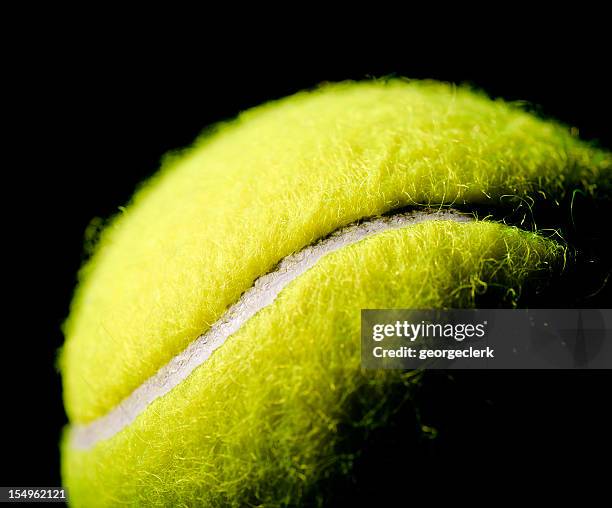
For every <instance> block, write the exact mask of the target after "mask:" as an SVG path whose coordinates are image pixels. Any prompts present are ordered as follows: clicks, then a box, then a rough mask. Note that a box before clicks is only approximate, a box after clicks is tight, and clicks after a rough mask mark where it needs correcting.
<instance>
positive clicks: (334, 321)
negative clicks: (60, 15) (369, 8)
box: [61, 81, 612, 506]
mask: <svg viewBox="0 0 612 508" xmlns="http://www.w3.org/2000/svg"><path fill="white" fill-rule="evenodd" d="M611 167H612V158H611V156H610V154H609V153H604V152H601V151H598V150H596V149H593V148H592V147H590V146H588V145H585V144H583V143H581V142H580V141H579V140H577V139H576V138H575V137H573V136H571V135H570V134H569V133H568V131H567V130H566V129H565V128H564V127H562V126H559V125H557V124H554V123H550V122H544V121H542V120H540V119H538V118H535V117H534V116H532V115H530V114H528V113H526V112H524V111H521V110H519V109H517V108H516V107H513V106H511V105H508V104H506V103H504V102H501V101H491V100H489V99H488V98H486V97H485V96H483V95H480V94H477V93H474V92H471V91H470V90H467V89H462V88H455V87H451V86H448V85H444V84H437V83H429V82H405V81H390V82H384V83H382V82H367V83H342V84H338V85H331V86H326V87H323V88H321V89H318V90H316V91H313V92H306V93H300V94H298V95H295V96H293V97H290V98H287V99H284V100H281V101H278V102H274V103H270V104H266V105H264V106H262V107H259V108H256V109H254V110H252V111H248V112H246V113H244V114H242V115H241V116H240V117H239V118H238V119H237V120H235V121H233V122H230V123H228V124H225V125H221V126H218V127H217V128H216V129H215V130H214V131H213V132H210V133H209V134H208V135H206V136H205V137H203V138H202V139H200V140H198V141H197V142H196V143H195V144H194V146H193V147H192V148H190V149H189V150H187V151H185V152H182V153H181V154H180V155H178V156H173V157H170V158H168V159H167V160H166V161H165V162H164V164H163V167H162V169H161V170H160V171H159V173H158V174H157V175H156V176H154V177H153V178H151V179H150V180H149V181H148V182H147V183H146V184H145V185H144V186H143V187H142V188H141V189H140V190H139V191H138V192H137V193H136V195H135V196H134V198H133V201H132V202H131V203H130V204H129V206H128V207H127V208H126V209H125V211H123V212H122V213H121V214H120V215H118V216H117V217H116V218H115V219H114V221H113V222H112V224H111V225H110V226H109V227H108V228H107V229H106V230H105V231H104V233H103V234H102V237H101V239H100V242H99V245H98V248H97V250H96V252H95V254H94V255H93V257H92V259H91V260H90V261H89V262H88V263H87V264H86V265H85V267H84V268H83V269H82V272H81V276H80V284H79V287H78V289H77V291H76V294H75V297H74V301H73V305H72V309H71V313H70V317H69V318H68V320H67V322H66V325H65V334H66V342H65V345H64V348H63V350H62V354H61V370H62V375H63V382H64V400H65V407H66V411H67V413H68V416H69V420H70V424H69V426H68V428H67V430H66V432H65V435H64V438H63V442H62V474H63V481H64V484H65V486H66V487H67V489H68V494H69V497H70V500H71V502H72V503H73V504H74V505H80V506H98V505H114V504H124V503H127V504H143V505H168V506H174V505H192V504H198V503H204V504H208V505H212V506H225V505H236V506H247V505H248V506H250V505H259V504H264V505H266V506H275V505H285V504H300V503H303V502H309V503H315V504H316V503H319V504H320V503H325V502H326V495H327V493H328V492H329V491H328V490H326V489H327V487H325V486H329V485H330V484H333V482H334V479H335V478H339V477H342V476H344V478H349V479H350V478H352V476H351V474H352V470H353V467H354V464H355V463H356V462H358V461H359V460H360V453H361V450H362V449H363V445H364V442H365V440H367V439H368V435H369V432H370V431H371V430H372V429H375V428H379V427H382V426H385V425H391V423H392V422H393V418H394V415H395V413H396V411H397V408H398V405H399V404H400V403H401V401H402V400H405V398H406V397H407V396H408V395H409V394H410V392H411V390H412V389H413V386H414V384H415V383H416V382H417V376H415V375H414V374H412V373H407V372H400V371H364V370H362V369H361V368H360V355H359V328H360V321H359V319H360V309H362V308H394V307H396V308H403V307H406V308H410V307H416V308H428V307H433V308H438V307H473V306H475V305H477V303H478V298H479V297H480V296H481V295H483V294H486V295H488V296H489V297H491V298H493V299H494V301H495V302H496V304H497V305H500V306H503V305H514V304H516V301H517V299H518V297H519V295H520V292H521V288H522V287H523V286H524V284H525V283H526V282H528V281H530V280H533V279H534V278H538V279H546V278H547V277H549V276H550V274H551V268H550V267H551V266H553V265H555V263H557V262H559V261H561V260H562V259H563V256H564V248H563V247H562V246H561V245H560V244H558V243H556V242H555V241H553V240H550V239H545V238H543V237H542V236H539V235H538V234H537V233H534V232H527V231H522V230H520V229H517V228H514V227H510V226H507V225H505V224H503V223H497V222H495V221H493V220H485V221H483V220H475V219H474V218H473V217H468V218H469V219H471V220H467V219H468V218H466V217H464V216H462V215H460V214H457V213H453V212H450V211H447V210H448V209H449V208H452V207H454V206H459V205H461V207H462V209H463V210H464V211H469V209H470V206H475V205H483V204H484V205H491V206H496V205H498V204H499V203H500V200H503V199H506V197H507V196H514V197H515V198H516V199H519V200H528V199H530V198H536V197H538V198H539V199H545V200H550V201H555V200H560V199H562V198H563V197H564V195H566V194H567V193H571V192H572V191H573V190H574V189H576V188H579V189H582V190H583V191H584V192H585V193H587V194H589V195H597V193H599V192H603V191H602V189H604V190H605V191H606V192H607V189H609V187H610V171H611ZM432 209H433V210H437V214H436V213H434V212H432ZM407 210H408V211H407ZM400 211H401V212H400ZM383 214H385V217H382V218H381V215H383ZM354 223H357V224H356V225H352V226H351V224H354ZM330 235H331V236H330ZM266 274H268V275H266ZM400 431H401V432H404V431H405V432H409V430H408V429H400Z"/></svg>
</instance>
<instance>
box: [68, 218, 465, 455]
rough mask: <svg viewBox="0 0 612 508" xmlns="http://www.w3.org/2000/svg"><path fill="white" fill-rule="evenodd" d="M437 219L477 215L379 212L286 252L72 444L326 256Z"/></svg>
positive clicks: (106, 426)
mask: <svg viewBox="0 0 612 508" xmlns="http://www.w3.org/2000/svg"><path fill="white" fill-rule="evenodd" d="M431 220H453V221H457V222H467V221H470V220H472V217H471V216H468V215H464V214H461V213H458V212H455V211H453V210H448V211H439V210H436V211H418V212H409V213H402V214H397V215H392V216H388V217H376V218H373V219H370V220H367V221H364V222H361V223H358V224H352V225H349V226H346V227H343V228H340V229H339V230H337V231H336V232H334V233H332V234H331V235H330V236H328V237H326V238H324V239H323V240H320V241H319V242H317V243H315V244H313V245H309V246H307V247H305V248H304V249H302V250H301V251H299V252H296V253H294V254H290V255H288V256H286V257H285V258H283V259H282V261H281V262H280V263H279V264H278V265H277V267H276V269H275V270H273V271H272V272H269V273H267V274H265V275H262V276H261V277H259V278H258V279H257V280H256V281H255V282H254V284H253V286H252V287H251V288H250V289H248V290H247V291H245V292H244V293H243V294H242V296H241V297H240V299H239V300H238V301H237V302H236V303H235V304H234V305H232V306H231V307H229V308H228V310H227V311H226V312H225V313H224V314H223V315H222V316H221V317H220V318H219V319H218V320H217V321H216V322H215V323H214V324H213V325H212V326H211V327H210V329H209V330H208V331H207V332H206V333H204V334H202V335H200V336H199V337H198V338H197V339H195V340H194V341H193V342H192V343H190V344H189V345H188V346H187V347H186V348H185V349H184V350H183V351H182V352H181V353H179V354H178V355H176V356H174V357H173V358H172V359H171V360H170V361H169V362H168V363H167V364H166V365H164V366H163V367H161V368H160V369H159V370H158V371H157V372H156V373H155V374H154V375H153V376H151V377H150V378H149V379H147V380H146V381H144V382H143V383H142V384H141V385H140V386H139V387H138V388H136V389H135V390H134V391H133V392H132V393H131V394H130V395H128V396H127V397H126V398H125V399H123V400H122V401H121V402H120V403H119V404H118V405H117V406H115V407H114V408H113V409H111V410H110V411H109V412H108V413H106V414H105V415H103V416H101V417H99V418H97V419H96V420H94V421H92V422H91V423H88V424H86V425H78V424H76V425H73V426H72V428H71V431H70V443H71V445H72V447H74V448H78V449H88V448H91V447H93V446H94V445H95V444H96V443H98V442H99V441H102V440H104V439H109V438H111V437H113V436H114V435H115V434H117V433H118V432H120V431H121V430H122V429H124V428H125V427H127V426H128V425H129V424H130V423H132V422H133V421H134V420H135V419H136V417H137V416H138V415H140V413H142V412H143V411H144V410H145V409H146V408H147V407H148V406H149V404H151V403H152V402H153V401H154V400H155V399H157V398H159V397H161V396H163V395H165V394H166V393H168V392H169V391H170V390H172V389H173V388H174V387H176V386H177V385H178V384H180V383H181V382H182V381H183V380H184V379H185V378H187V376H189V374H191V373H192V372H193V371H194V370H195V369H196V368H197V367H199V366H200V365H202V364H203V363H204V362H205V361H206V360H208V358H210V356H211V354H212V353H213V352H214V351H215V350H216V349H217V348H219V347H220V346H222V345H223V343H224V342H225V341H226V340H227V339H228V337H230V336H232V335H233V334H234V333H236V332H237V331H238V330H239V329H240V328H241V327H242V326H243V325H244V324H245V323H246V322H247V321H248V320H249V319H250V318H251V317H253V316H254V315H255V314H256V313H257V312H259V311H260V310H261V309H263V308H265V307H267V306H269V305H270V304H272V302H274V300H275V299H276V297H277V296H278V294H279V293H280V292H281V291H282V290H283V289H284V288H285V287H286V286H287V285H288V284H289V283H290V282H292V281H293V280H295V279H296V278H297V277H299V276H300V275H302V274H303V273H304V272H306V271H307V270H309V269H310V268H312V267H313V266H314V265H315V264H316V263H317V262H318V261H319V260H320V259H321V258H322V257H324V256H326V255H328V254H330V253H332V252H335V251H337V250H339V249H342V248H344V247H347V246H348V245H352V244H354V243H357V242H359V241H361V240H363V239H364V238H367V237H370V236H373V235H376V234H378V233H382V232H384V231H389V230H394V229H401V228H404V227H408V226H412V225H414V224H418V223H420V222H425V221H431Z"/></svg>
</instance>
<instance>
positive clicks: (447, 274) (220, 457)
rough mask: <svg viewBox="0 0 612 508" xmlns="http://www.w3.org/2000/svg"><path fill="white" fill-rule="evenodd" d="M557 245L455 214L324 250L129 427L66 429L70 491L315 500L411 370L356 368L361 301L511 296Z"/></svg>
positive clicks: (409, 303) (446, 301) (463, 303)
mask: <svg viewBox="0 0 612 508" xmlns="http://www.w3.org/2000/svg"><path fill="white" fill-rule="evenodd" d="M563 255H564V250H563V249H562V248H561V247H559V246H558V245H557V244H556V243H555V242H553V241H551V240H546V239H543V238H542V237H540V236H538V235H536V234H534V233H527V232H523V231H520V230H518V229H515V228H512V227H508V226H505V225H501V224H497V223H490V222H468V223H459V222H455V221H432V222H424V223H421V224H417V225H414V226H410V227H406V228H403V229H399V230H392V231H386V232H383V233H380V234H377V235H375V236H372V237H370V238H367V239H365V240H362V241H360V242H358V243H355V244H353V245H350V246H348V247H346V248H343V249H340V250H338V251H336V252H334V253H332V254H329V255H328V256H326V257H324V258H322V259H321V260H320V261H319V262H318V263H317V264H316V265H315V266H314V267H313V268H311V269H310V270H309V271H307V272H306V273H304V274H303V275H302V276H301V277H299V278H297V279H295V280H294V281H292V282H291V283H290V285H288V286H287V287H286V288H285V289H284V290H283V291H282V292H281V293H280V295H279V297H278V298H277V300H276V301H275V302H274V303H273V304H272V305H271V306H269V307H266V308H264V309H263V310H262V311H260V312H259V313H258V314H257V315H256V316H254V317H253V318H251V320H250V321H248V322H247V324H246V325H245V326H244V327H243V328H241V329H240V331H239V332H237V333H236V334H235V335H233V336H231V337H230V338H229V339H228V340H227V342H226V343H225V344H224V346H223V347H222V348H220V349H219V350H218V351H216V352H215V354H213V355H212V356H211V358H210V359H209V360H208V361H207V362H206V363H204V364H203V365H201V366H200V367H198V368H197V369H196V370H195V371H194V372H193V373H192V374H191V375H190V376H189V377H188V378H187V379H186V380H185V381H184V382H183V383H182V384H180V385H179V386H177V387H176V388H175V389H174V390H172V391H171V392H170V393H168V394H167V395H165V396H164V397H161V398H159V399H157V400H156V401H155V402H153V403H152V404H151V405H150V406H149V407H148V409H147V410H145V412H144V413H142V414H141V415H140V416H139V417H138V418H137V419H136V420H135V421H134V422H133V424H132V425H130V426H128V427H127V428H125V429H124V430H122V431H121V432H119V433H118V434H117V435H115V436H114V437H112V438H111V439H108V440H104V441H101V442H99V443H98V444H97V445H95V447H94V448H93V449H91V450H86V451H79V450H75V449H73V448H71V447H70V443H69V430H67V432H66V435H65V436H64V441H63V445H62V447H63V463H62V468H63V471H62V473H63V479H64V485H65V487H66V488H67V489H68V493H69V497H70V500H71V503H72V504H74V505H75V506H106V505H108V506H112V505H117V504H126V503H127V504H129V505H143V506H153V505H164V506H194V505H206V506H255V505H265V506H279V505H280V506H285V505H287V504H301V503H306V504H308V505H311V504H313V505H318V504H323V505H325V494H324V493H323V492H322V491H320V490H318V485H319V484H320V483H321V482H325V481H329V480H330V479H333V478H335V477H337V476H339V475H340V476H342V475H346V474H347V472H349V471H350V470H351V467H352V464H353V462H354V461H356V460H359V456H360V453H361V449H362V446H363V443H364V442H365V441H367V439H368V435H369V432H371V431H372V430H373V429H375V428H377V427H380V426H384V425H385V424H386V423H387V422H388V421H389V420H390V419H391V418H393V415H394V412H396V411H397V410H398V408H399V406H401V405H402V404H404V403H409V401H410V397H411V393H412V387H413V386H414V383H415V382H417V379H418V378H417V376H416V375H415V374H414V373H410V372H408V373H406V372H402V371H380V370H374V371H366V370H363V369H361V368H360V349H359V348H360V346H359V344H360V339H359V337H360V332H359V330H360V309H361V308H388V307H397V308H411V307H413V308H430V307H473V306H475V305H476V304H477V303H478V299H479V298H480V297H482V296H483V295H488V296H489V297H492V298H493V299H494V300H495V301H496V302H498V303H499V304H501V305H509V306H511V305H513V303H514V302H515V301H516V299H517V298H518V296H519V294H520V292H521V289H522V288H523V286H524V284H525V282H526V281H530V283H536V281H537V280H539V279H546V278H548V277H549V276H550V274H551V270H552V269H553V268H554V266H555V265H557V264H559V263H561V262H562V260H563ZM536 285H537V284H536ZM405 431H406V432H409V429H406V430H405Z"/></svg>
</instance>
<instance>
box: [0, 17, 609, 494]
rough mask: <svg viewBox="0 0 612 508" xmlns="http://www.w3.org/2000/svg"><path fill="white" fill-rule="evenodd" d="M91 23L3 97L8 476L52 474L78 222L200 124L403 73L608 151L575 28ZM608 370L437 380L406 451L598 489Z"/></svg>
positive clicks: (598, 63) (604, 102)
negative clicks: (320, 37) (7, 107)
mask: <svg viewBox="0 0 612 508" xmlns="http://www.w3.org/2000/svg"><path fill="white" fill-rule="evenodd" d="M599 30H600V29H599ZM597 31H598V28H596V27H594V28H593V32H597ZM83 32H86V30H85V29H84V30H83ZM98 35H99V37H98ZM98 35H96V36H94V37H87V36H86V34H84V33H79V34H71V35H69V36H66V35H62V34H60V33H55V34H52V35H51V36H50V38H49V39H47V40H46V41H42V42H41V43H39V44H38V46H37V48H36V53H35V57H31V58H26V59H23V58H22V59H20V66H19V67H20V71H19V72H23V73H24V75H25V73H26V72H27V79H26V80H24V82H23V86H22V89H21V90H20V93H19V94H15V95H13V96H11V97H9V99H10V102H12V106H15V107H16V108H17V109H18V110H19V111H21V116H22V120H25V122H24V123H26V124H27V130H26V131H25V132H26V134H25V135H24V138H23V141H25V142H24V143H23V146H22V145H19V148H16V146H17V145H15V147H12V148H11V150H10V152H11V155H13V156H15V161H14V162H12V164H13V166H12V167H11V168H9V169H10V170H11V171H10V174H8V172H7V174H6V176H5V183H4V185H3V191H4V192H3V195H4V198H5V199H4V204H5V210H6V214H5V217H6V218H7V219H8V221H7V222H8V225H7V228H8V229H9V230H10V234H11V241H10V242H7V245H5V247H4V250H5V253H8V254H9V255H10V257H11V258H12V261H11V264H9V265H6V266H7V268H8V272H9V273H8V277H7V280H8V281H9V284H10V286H9V287H5V289H6V293H5V294H6V296H9V295H10V298H9V299H10V305H9V306H7V307H5V311H6V315H5V320H6V321H7V323H8V327H7V328H6V329H7V330H9V333H7V335H6V336H5V342H6V343H7V344H8V345H9V346H10V347H9V348H8V352H7V353H6V357H5V362H4V365H5V368H4V369H3V371H4V372H3V373H4V374H5V375H6V381H5V383H7V384H5V388H4V395H3V397H4V401H5V404H6V408H7V409H6V411H5V413H4V416H3V422H4V425H5V429H4V432H3V436H5V438H4V439H3V442H4V444H3V451H2V452H3V463H4V465H5V469H4V471H3V473H2V478H1V479H0V484H4V485H48V486H51V485H58V484H59V483H60V477H59V455H58V445H57V443H58V440H59V435H60V430H61V427H62V426H63V425H64V424H65V415H64V413H63V409H62V403H61V383H60V379H59V376H58V374H57V372H56V370H55V366H54V362H55V358H56V355H57V349H58V348H59V347H60V346H61V343H62V340H63V338H62V334H61V328H60V327H61V323H62V321H63V320H64V319H65V317H66V315H67V313H68V310H69V302H70V298H71V293H72V291H73V288H74V284H75V282H76V273H77V270H78V268H79V266H80V265H81V263H82V261H83V260H84V258H85V252H84V249H83V242H84V234H85V230H86V228H87V226H88V224H89V223H90V221H91V220H92V219H93V218H95V217H103V218H106V217H109V216H112V215H113V214H114V213H115V212H116V211H117V210H118V207H119V206H121V205H123V204H125V203H126V201H128V199H129V197H130V196H131V194H132V192H133V190H134V188H135V186H136V185H137V184H138V183H139V182H140V181H141V180H142V179H143V178H145V177H147V176H148V175H150V174H151V173H153V172H154V171H155V170H156V168H157V167H158V163H159V160H160V157H161V156H162V155H163V154H164V153H166V152H167V151H168V150H171V149H175V148H180V147H184V146H186V145H188V144H189V143H190V142H191V141H193V139H194V138H195V137H196V135H197V134H198V133H199V132H200V131H201V129H202V128H204V127H205V126H207V125H209V124H211V123H214V122H217V121H220V120H224V119H229V118H231V117H233V116H235V115H236V114H237V113H239V112H240V111H242V110H245V109H247V108H249V107H251V106H254V105H257V104H259V103H261V102H264V101H267V100H270V99H274V98H279V97H282V96H285V95H288V94H291V93H294V92H296V91H298V90H301V89H303V88H310V87H313V86H316V85H317V84H319V83H321V82H324V81H338V80H344V79H363V78H367V77H382V76H389V75H401V76H406V77H411V78H432V79H440V80H445V81H452V82H456V83H462V82H467V83H471V84H473V85H475V86H476V87H478V88H481V89H483V90H485V91H486V92H487V93H488V94H489V95H491V96H493V97H503V98H506V99H508V100H524V101H528V102H530V103H532V104H533V106H532V107H533V109H534V110H535V111H537V112H539V114H542V115H544V116H550V117H555V118H557V119H559V120H561V121H562V122H564V123H566V124H569V125H572V126H575V127H577V128H578V129H579V130H580V133H581V136H582V137H583V138H585V139H587V140H593V141H597V142H598V143H599V144H600V145H601V146H604V147H607V148H608V149H610V148H612V128H611V125H612V122H610V118H611V117H612V101H611V100H610V89H611V86H610V79H609V77H608V67H609V54H608V43H607V41H606V40H605V37H604V36H603V35H602V37H601V38H598V37H597V36H591V37H589V38H588V40H587V39H585V38H584V36H580V37H577V36H576V35H575V32H574V30H573V28H572V27H571V26H570V27H567V28H566V29H565V30H561V31H560V32H559V33H558V34H555V35H550V36H548V35H547V36H543V37H542V38H541V39H540V40H538V41H537V42H535V41H526V40H524V39H523V36H522V34H521V31H520V30H519V29H517V30H514V31H512V32H508V33H507V34H506V35H507V38H508V39H509V43H506V44H503V45H498V43H497V42H493V41H492V40H491V38H490V34H487V35H483V36H482V37H474V38H473V39H470V40H465V39H464V38H463V37H462V35H461V34H459V35H457V36H456V39H455V40H450V41H448V42H444V43H443V44H441V47H440V49H437V50H432V51H430V52H427V53H425V52H424V51H423V44H420V42H423V39H421V40H420V41H419V40H417V41H415V40H414V39H410V40H408V39H406V40H405V42H402V41H403V38H402V37H401V36H399V37H397V36H396V37H395V38H394V40H393V43H392V44H391V45H392V46H393V49H394V51H393V52H392V54H391V52H390V51H389V46H387V45H386V42H385V41H382V42H381V43H380V44H379V45H377V46H376V47H372V46H371V45H370V44H369V43H367V42H356V41H355V40H354V39H353V38H349V39H347V40H346V41H345V42H343V43H341V44H338V45H333V46H329V47H321V48H317V49H315V48H313V47H312V45H308V44H307V45H305V46H306V48H308V49H304V47H300V48H297V47H293V46H292V47H291V48H288V47H287V43H286V41H285V39H284V38H281V39H276V40H272V41H270V43H268V44H258V45H253V44H251V43H250V42H251V41H245V42H244V43H243V44H241V45H239V46H238V49H235V50H232V49H229V48H228V47H226V45H225V44H224V43H223V41H219V40H214V39H213V40H207V41H204V40H201V41H199V40H198V38H197V37H195V38H194V40H190V41H189V43H188V48H185V47H181V48H176V47H174V46H173V45H170V44H168V43H167V41H165V40H164V37H163V34H162V36H161V37H160V39H161V42H160V41H159V40H157V41H156V42H151V41H149V40H144V39H137V40H135V41H131V42H130V44H127V43H125V42H124V41H123V40H122V41H121V42H120V43H117V41H116V38H115V35H114V33H113V31H112V30H105V31H103V32H101V33H100V34H98ZM360 35H361V37H360V41H362V40H364V39H367V37H365V36H364V34H363V32H361V33H360ZM591 35H592V34H591ZM310 36H311V38H312V37H313V36H316V34H313V33H311V34H310ZM427 42H429V41H427ZM506 42H508V41H506ZM610 380H611V376H610V375H609V374H608V373H606V372H594V373H593V372H545V373H537V372H513V373H504V372H489V373H483V372H478V373H466V374H464V375H463V376H461V379H459V380H455V381H452V380H451V381H449V380H448V379H434V380H433V381H432V394H433V393H435V394H437V395H436V397H437V398H436V401H435V403H433V402H431V401H430V402H429V403H427V404H426V405H427V407H426V409H425V410H424V412H425V414H424V415H423V417H424V418H425V419H426V420H427V421H426V422H425V423H429V424H431V425H432V426H434V427H437V428H438V432H439V439H438V441H437V443H438V444H436V445H435V447H434V449H433V451H431V450H429V451H428V452H427V453H428V454H429V455H428V456H427V457H415V458H412V460H414V461H415V462H416V463H417V464H422V465H426V466H427V467H433V464H434V463H436V464H439V465H441V464H444V466H443V467H439V468H438V469H437V471H438V472H437V473H436V474H438V475H442V478H446V477H447V476H448V477H450V476H452V474H453V473H454V472H456V471H457V470H458V469H466V468H468V466H466V464H467V463H466V462H465V461H468V462H469V468H468V469H470V470H471V471H475V474H479V473H482V472H483V471H489V472H490V471H496V470H499V471H502V470H504V471H506V470H508V469H509V468H512V469H513V471H514V472H516V475H514V476H512V478H510V477H508V489H511V488H521V487H522V486H523V485H525V482H529V483H533V484H534V485H539V486H542V485H544V487H545V488H547V487H546V485H547V481H548V480H544V478H547V479H548V478H556V481H561V482H562V483H563V485H564V486H565V487H566V488H573V487H576V482H577V481H578V480H577V479H576V475H577V473H578V472H580V474H581V477H582V478H584V477H587V478H592V481H589V486H588V489H589V490H591V489H593V488H595V487H597V488H600V487H601V484H600V483H599V481H600V480H599V479H598V478H599V474H600V473H598V467H599V466H598V465H597V462H598V461H599V460H600V459H601V460H607V455H608V454H609V452H610V450H611V448H610V437H609V429H611V428H612V418H611V417H610V415H609V414H608V406H609V390H610ZM436 386H437V387H438V388H436ZM377 460H380V461H382V462H384V460H385V457H377ZM585 485H586V484H585Z"/></svg>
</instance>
